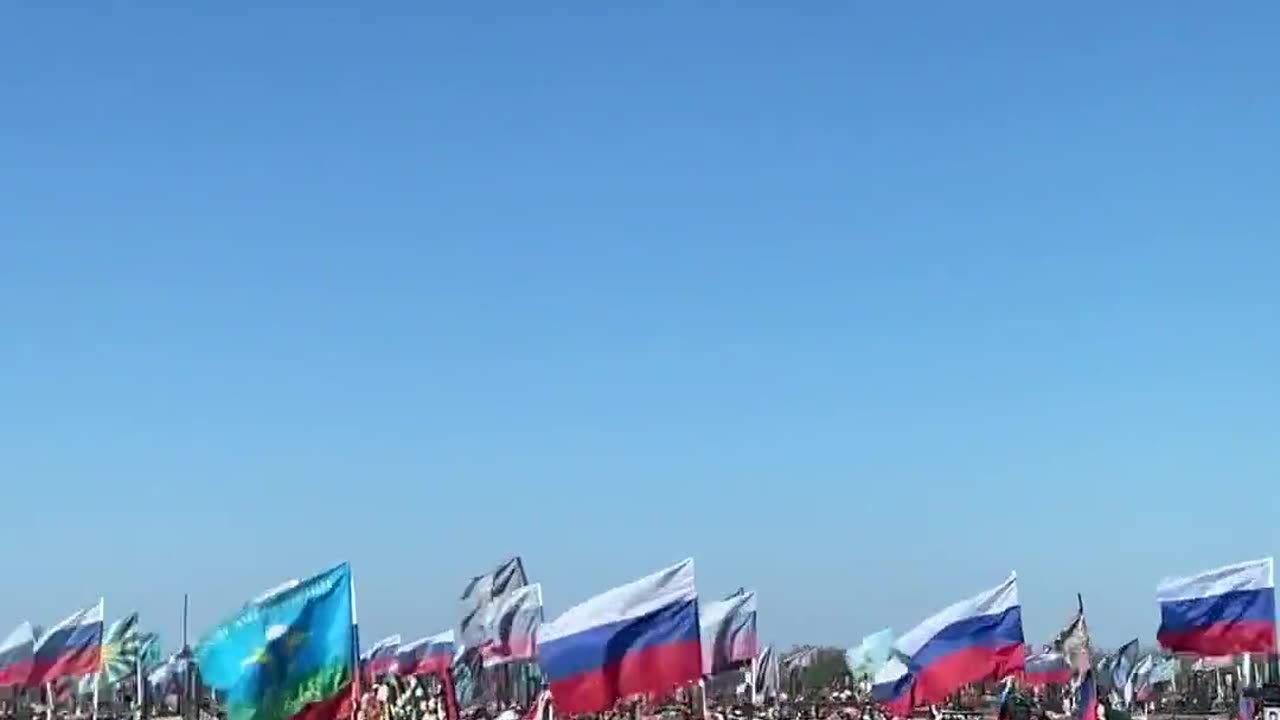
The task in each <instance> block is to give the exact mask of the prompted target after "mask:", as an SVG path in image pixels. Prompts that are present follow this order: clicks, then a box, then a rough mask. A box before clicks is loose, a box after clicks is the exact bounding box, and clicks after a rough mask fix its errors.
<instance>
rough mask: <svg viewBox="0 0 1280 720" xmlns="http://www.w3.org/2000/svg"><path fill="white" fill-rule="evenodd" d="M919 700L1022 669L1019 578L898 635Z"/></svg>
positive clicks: (937, 699) (898, 647) (940, 696)
mask: <svg viewBox="0 0 1280 720" xmlns="http://www.w3.org/2000/svg"><path fill="white" fill-rule="evenodd" d="M895 649H896V650H897V651H898V652H900V653H901V654H903V655H904V656H906V657H907V658H910V661H909V662H908V668H909V669H910V670H911V674H912V675H913V676H914V677H915V693H916V701H917V702H919V703H925V704H930V703H935V702H940V701H941V700H943V699H944V698H946V697H947V696H948V695H950V694H951V693H952V692H954V691H956V690H958V689H959V688H960V687H961V686H963V685H966V684H968V683H971V682H976V681H978V680H981V679H983V678H985V677H991V676H996V677H1004V676H1006V675H1014V674H1019V673H1021V672H1022V670H1023V664H1024V661H1025V656H1024V650H1023V638H1022V609H1021V607H1020V606H1019V605H1018V578H1017V575H1010V576H1009V579H1008V580H1005V581H1004V582H1003V583H1001V584H1000V585H998V586H996V587H994V588H992V589H991V590H987V591H986V592H982V593H979V594H977V595H975V596H973V597H971V598H969V599H967V600H961V601H960V602H958V603H956V604H954V605H952V606H951V607H948V608H947V609H945V610H943V611H942V612H939V613H938V614H936V615H934V616H933V617H930V618H929V619H927V620H925V621H924V622H922V623H920V624H919V625H918V626H916V627H915V628H914V629H913V630H911V631H910V632H908V633H906V634H905V635H903V636H902V637H900V638H898V642H897V643H895Z"/></svg>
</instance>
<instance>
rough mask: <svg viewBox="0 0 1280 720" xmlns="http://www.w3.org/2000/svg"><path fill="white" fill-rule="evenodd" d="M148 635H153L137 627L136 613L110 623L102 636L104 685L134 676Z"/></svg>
mask: <svg viewBox="0 0 1280 720" xmlns="http://www.w3.org/2000/svg"><path fill="white" fill-rule="evenodd" d="M150 637H154V636H150V635H148V634H147V633H144V632H142V631H141V630H140V629H139V628H138V613H132V614H130V615H127V616H125V617H123V618H121V619H119V620H116V621H115V622H113V623H111V626H110V627H108V628H107V631H106V633H105V634H104V635H103V638H102V680H103V681H104V682H105V684H106V685H114V684H115V683H117V682H120V681H121V680H123V679H125V678H132V677H134V675H135V674H136V673H137V670H138V663H139V662H140V661H141V660H142V654H143V652H144V651H145V650H146V646H145V642H146V641H147V640H148V638H150Z"/></svg>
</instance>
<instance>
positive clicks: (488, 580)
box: [458, 555, 529, 649]
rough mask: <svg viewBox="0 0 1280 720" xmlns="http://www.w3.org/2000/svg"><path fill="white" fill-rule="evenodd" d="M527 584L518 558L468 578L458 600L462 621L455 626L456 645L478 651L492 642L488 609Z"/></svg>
mask: <svg viewBox="0 0 1280 720" xmlns="http://www.w3.org/2000/svg"><path fill="white" fill-rule="evenodd" d="M528 584H529V578H528V577H527V576H526V575H525V572H524V563H523V562H522V561H521V560H520V556H518V555H517V556H516V557H513V558H511V559H509V560H506V561H504V562H503V563H501V564H500V565H498V567H496V568H494V569H493V570H492V571H490V572H487V573H485V574H484V575H477V576H475V577H473V578H471V581H470V582H468V583H467V586H466V587H465V588H463V590H462V597H461V598H460V599H459V604H460V606H461V617H462V620H461V621H460V622H459V623H458V642H459V643H461V644H462V645H464V646H466V647H469V648H476V649H479V648H481V647H484V645H485V644H486V643H488V642H489V641H490V640H492V639H493V638H492V635H491V632H490V628H489V625H488V624H487V623H486V620H488V617H489V615H488V609H489V606H490V604H491V603H493V601H494V600H496V599H498V598H500V597H502V596H504V595H506V594H507V593H509V592H511V591H513V590H516V589H517V588H522V587H524V586H525V585H528Z"/></svg>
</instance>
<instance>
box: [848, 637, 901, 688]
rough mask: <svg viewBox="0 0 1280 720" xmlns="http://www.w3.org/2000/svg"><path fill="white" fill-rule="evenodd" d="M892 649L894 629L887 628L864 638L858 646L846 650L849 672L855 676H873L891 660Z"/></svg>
mask: <svg viewBox="0 0 1280 720" xmlns="http://www.w3.org/2000/svg"><path fill="white" fill-rule="evenodd" d="M892 651H893V630H892V629H891V628H885V629H884V630H881V631H880V632H877V633H872V634H870V635H868V636H866V637H864V638H862V642H860V643H858V646H857V647H853V648H849V649H848V650H847V651H845V654H844V659H845V662H846V663H847V664H848V665H849V673H850V674H851V675H853V676H854V677H855V678H861V677H867V678H872V677H875V676H876V673H878V672H880V668H882V667H884V665H885V663H887V662H889V654H890V653H891V652H892Z"/></svg>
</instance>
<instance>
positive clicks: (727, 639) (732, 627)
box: [698, 590, 758, 675]
mask: <svg viewBox="0 0 1280 720" xmlns="http://www.w3.org/2000/svg"><path fill="white" fill-rule="evenodd" d="M698 622H699V626H700V627H699V633H700V635H701V642H702V673H703V674H704V675H714V674H716V673H720V672H726V671H729V670H733V669H736V668H740V667H743V666H745V665H748V664H749V663H750V662H751V661H752V660H753V659H754V658H755V656H756V652H757V650H758V648H757V647H756V594H755V592H748V591H745V590H740V591H738V592H737V593H734V594H733V595H730V596H729V597H728V598H725V599H724V600H719V601H716V602H709V603H705V604H703V605H702V606H701V607H700V608H698Z"/></svg>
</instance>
